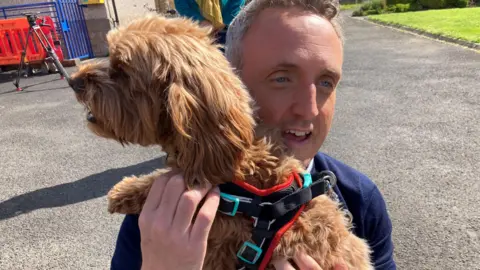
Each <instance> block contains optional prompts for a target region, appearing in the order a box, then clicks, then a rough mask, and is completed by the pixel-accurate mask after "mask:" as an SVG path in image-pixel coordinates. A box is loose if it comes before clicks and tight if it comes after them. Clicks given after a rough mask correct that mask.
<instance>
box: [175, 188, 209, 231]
mask: <svg viewBox="0 0 480 270" xmlns="http://www.w3.org/2000/svg"><path fill="white" fill-rule="evenodd" d="M211 188H212V186H211V185H210V184H207V186H206V187H205V188H199V187H195V188H194V189H192V190H188V191H185V192H184V193H183V194H182V196H181V198H180V201H179V202H178V206H177V210H176V212H175V217H174V219H173V226H174V227H175V228H177V229H179V230H182V231H183V232H186V231H188V229H189V228H190V225H191V223H192V218H193V215H194V214H195V211H196V210H197V208H198V205H199V204H200V201H201V200H202V199H203V198H204V197H205V195H207V193H208V191H209V190H210V189H211Z"/></svg>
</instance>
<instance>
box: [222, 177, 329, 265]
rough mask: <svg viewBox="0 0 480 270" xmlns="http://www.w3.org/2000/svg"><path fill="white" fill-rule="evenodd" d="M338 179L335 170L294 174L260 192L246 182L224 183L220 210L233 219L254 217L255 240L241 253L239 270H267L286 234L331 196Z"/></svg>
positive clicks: (252, 238) (253, 235) (253, 233)
mask: <svg viewBox="0 0 480 270" xmlns="http://www.w3.org/2000/svg"><path fill="white" fill-rule="evenodd" d="M335 184H336V177H335V175H334V174H333V172H331V171H322V172H320V173H315V174H313V175H310V174H309V173H304V174H298V173H292V174H291V175H290V177H289V178H288V180H287V181H286V182H285V183H282V184H280V185H277V186H274V187H272V188H270V189H257V188H255V187H253V186H251V185H249V184H247V183H245V182H243V181H233V182H228V183H225V184H221V185H220V186H219V187H220V205H219V208H218V211H220V212H221V213H223V214H226V215H229V216H235V215H238V214H243V215H245V216H247V217H250V218H252V221H253V229H252V237H251V241H246V242H244V243H243V245H242V246H241V247H240V249H239V250H238V252H237V257H238V259H239V260H238V262H239V265H238V267H237V268H238V269H240V270H242V269H243V270H257V269H260V270H263V269H265V267H266V266H267V264H268V262H269V261H270V258H271V256H272V253H273V250H274V249H275V247H276V246H277V245H278V243H279V241H280V239H281V237H282V235H283V234H284V233H285V232H286V231H287V230H288V229H290V227H291V226H292V225H293V224H294V223H295V221H296V220H297V219H298V217H299V216H300V214H301V213H302V211H303V209H304V208H305V205H306V204H307V203H308V202H309V201H311V200H312V199H313V198H315V197H317V196H320V195H324V194H326V195H331V194H332V193H333V187H334V186H335Z"/></svg>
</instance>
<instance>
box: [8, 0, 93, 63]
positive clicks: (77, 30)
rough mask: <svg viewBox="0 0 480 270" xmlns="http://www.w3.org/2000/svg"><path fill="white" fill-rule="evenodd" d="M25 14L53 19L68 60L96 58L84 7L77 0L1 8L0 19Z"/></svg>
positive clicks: (58, 0)
mask: <svg viewBox="0 0 480 270" xmlns="http://www.w3.org/2000/svg"><path fill="white" fill-rule="evenodd" d="M24 13H39V14H38V15H39V16H50V17H51V18H52V19H53V21H54V22H55V28H56V30H57V33H58V34H59V36H60V37H61V42H62V47H63V51H64V54H65V56H66V58H70V59H73V58H80V59H85V58H92V57H94V54H93V50H92V44H91V42H90V37H89V35H88V30H87V25H86V22H85V17H84V15H83V10H82V6H81V5H79V4H78V2H77V1H76V0H56V1H52V2H42V3H32V4H24V5H13V6H3V7H2V6H0V19H11V18H20V17H24V15H23V14H24Z"/></svg>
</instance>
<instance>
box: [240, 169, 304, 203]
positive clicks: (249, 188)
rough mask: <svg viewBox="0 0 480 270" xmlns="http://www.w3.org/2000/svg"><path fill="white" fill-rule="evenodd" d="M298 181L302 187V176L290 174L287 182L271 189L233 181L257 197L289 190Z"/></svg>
mask: <svg viewBox="0 0 480 270" xmlns="http://www.w3.org/2000/svg"><path fill="white" fill-rule="evenodd" d="M294 179H295V180H296V181H297V184H298V185H299V186H300V187H302V180H301V179H300V176H299V175H298V173H296V172H294V173H292V174H290V176H289V177H288V179H287V181H285V183H282V184H280V185H276V186H274V187H271V188H268V189H258V188H256V187H254V186H252V185H250V184H248V183H246V182H245V181H237V180H235V181H233V183H234V184H236V185H238V186H240V187H242V188H243V189H245V190H247V191H248V192H251V193H253V194H255V195H257V196H261V197H263V196H268V195H270V194H272V193H274V192H277V191H280V190H282V189H284V188H287V187H289V186H290V185H291V184H292V181H293V180H294Z"/></svg>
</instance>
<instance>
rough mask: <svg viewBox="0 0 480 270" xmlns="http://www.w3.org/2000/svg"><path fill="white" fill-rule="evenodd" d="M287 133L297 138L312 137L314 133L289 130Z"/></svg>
mask: <svg viewBox="0 0 480 270" xmlns="http://www.w3.org/2000/svg"><path fill="white" fill-rule="evenodd" d="M286 133H290V134H293V135H295V136H298V137H302V136H305V135H310V133H312V132H311V131H296V130H287V131H286Z"/></svg>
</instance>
